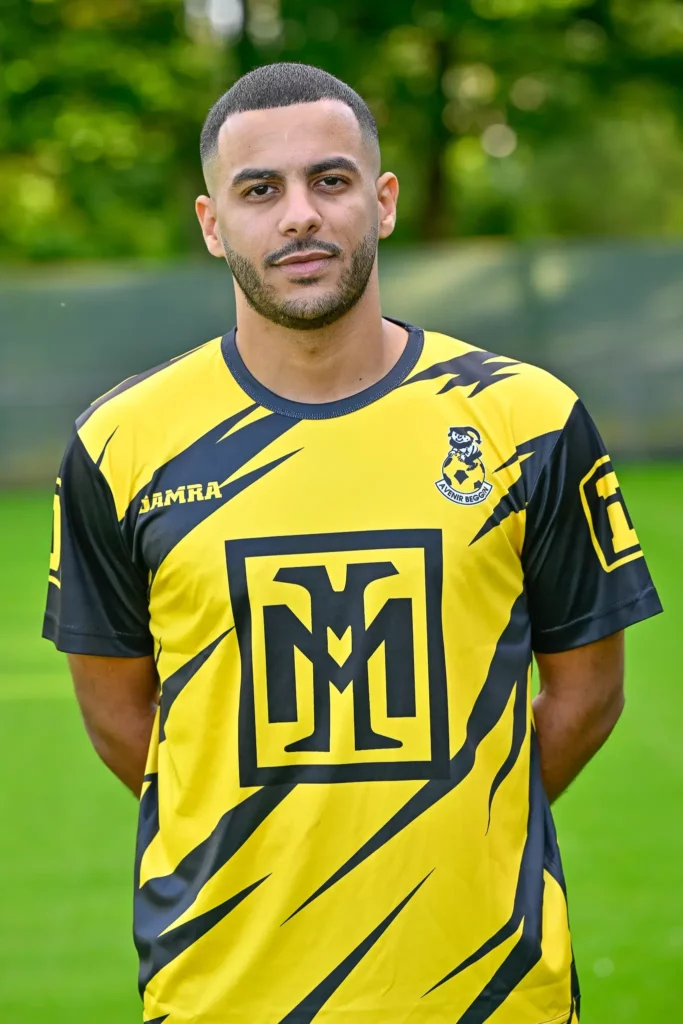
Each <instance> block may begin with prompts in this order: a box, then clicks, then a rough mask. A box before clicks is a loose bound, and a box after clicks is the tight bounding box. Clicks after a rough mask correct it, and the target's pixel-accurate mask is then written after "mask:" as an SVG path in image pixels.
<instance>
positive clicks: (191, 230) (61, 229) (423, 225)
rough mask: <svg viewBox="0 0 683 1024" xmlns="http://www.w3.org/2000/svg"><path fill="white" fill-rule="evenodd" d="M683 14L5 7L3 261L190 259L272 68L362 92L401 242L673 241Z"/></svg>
mask: <svg viewBox="0 0 683 1024" xmlns="http://www.w3.org/2000/svg"><path fill="white" fill-rule="evenodd" d="M682 55H683V3H682V2H680V0H657V2H651V3H643V0H442V2H438V0H392V3H391V4H384V3H377V4H374V5H371V4H368V3H367V0H344V3H339V2H337V0H245V2H244V4H243V2H242V0H185V2H184V3H183V0H145V2H144V3H141V2H140V0H0V147H1V148H2V151H3V152H4V155H3V156H1V157H0V256H2V257H5V258H10V257H11V258H28V259H34V260H35V259H59V258H73V257H122V256H146V257H166V256H173V255H177V254H182V253H186V252H188V251H193V250H198V249H199V248H200V239H199V235H198V232H197V230H196V228H195V226H194V220H193V214H192V198H193V195H194V193H195V192H196V191H197V189H198V188H199V187H200V184H201V176H200V171H199V165H198V159H197V138H198V133H199V129H200V126H201V122H202V120H203V117H204V114H205V112H206V110H207V108H208V106H209V105H210V103H211V102H212V100H213V99H214V98H215V97H216V96H217V95H218V94H219V93H220V92H221V91H222V90H223V89H224V88H227V87H228V86H229V85H230V83H231V82H232V81H234V79H235V78H236V77H237V76H238V75H239V74H242V73H243V72H245V71H247V70H249V69H250V68H252V67H254V66H256V65H258V64H262V63H267V62H269V61H273V60H300V61H304V62H308V63H312V64H317V65H319V66H321V67H324V68H326V69H327V70H329V71H331V72H332V73H333V74H336V75H339V77H341V78H343V79H344V80H346V81H348V82H349V83H350V84H351V85H353V86H354V87H355V88H357V89H358V90H359V91H360V92H361V93H362V95H364V96H365V97H366V98H367V100H368V102H369V103H370V105H371V107H372V109H373V111H374V113H375V116H376V117H377V121H378V123H379V126H380V132H381V136H382V149H383V159H384V165H385V167H391V168H392V169H394V170H396V171H397V173H398V174H399V177H400V180H401V200H400V219H399V227H398V230H397V232H396V235H395V238H396V239H397V240H399V241H401V240H404V241H414V240H423V239H439V238H450V237H454V236H463V235H473V234H486V235H511V236H516V237H521V238H524V237H532V236H538V235H546V236H548V235H550V236H560V235H562V236H564V235H577V234H578V235H587V234H599V235H604V234H609V235H634V234H650V235H652V234H654V235H662V236H674V235H680V233H681V231H683V197H682V196H681V193H680V189H679V184H678V183H679V181H680V178H681V174H682V172H683V138H682V135H681V122H682V119H683V100H682V99H681V96H682V95H683V94H682V92H681V85H683V64H682V63H681V56H682Z"/></svg>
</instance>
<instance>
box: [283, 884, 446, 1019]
mask: <svg viewBox="0 0 683 1024" xmlns="http://www.w3.org/2000/svg"><path fill="white" fill-rule="evenodd" d="M431 873H432V872H431V871H430V872H429V875H431ZM429 875H425V877H424V878H423V879H422V881H421V882H418V884H417V885H416V886H415V888H414V889H412V890H411V892H409V893H408V895H407V896H405V897H404V898H403V899H402V900H401V902H400V903H399V904H398V906H397V907H394V909H393V910H392V911H391V913H390V914H387V916H386V917H385V918H384V920H383V921H381V922H380V923H379V924H378V925H377V927H376V928H374V929H373V931H371V932H370V934H369V935H368V936H367V938H365V939H363V941H362V942H361V943H359V945H358V946H356V948H355V949H354V950H352V951H351V953H349V955H348V956H347V957H346V958H345V959H344V960H342V962H341V963H340V964H339V966H338V967H335V969H334V970H333V971H332V972H331V973H330V974H328V976H327V977H326V978H324V979H323V981H321V982H320V984H319V985H317V986H316V987H315V988H314V989H313V991H312V992H310V993H309V994H308V995H307V996H306V997H305V998H304V999H303V1000H302V1001H301V1002H300V1003H299V1005H298V1006H295V1007H294V1009H293V1010H292V1011H291V1012H290V1013H288V1014H287V1015H286V1016H285V1017H283V1018H282V1020H281V1021H280V1024H310V1021H312V1020H313V1019H314V1018H315V1017H316V1015H317V1014H318V1013H319V1012H320V1010H322V1008H323V1006H324V1005H325V1003H326V1002H327V1000H328V999H330V998H331V996H333V995H334V993H335V992H336V991H337V989H338V988H339V986H340V985H341V984H342V983H343V982H344V981H346V979H347V978H348V976H349V974H350V973H351V971H352V970H353V969H354V967H357V966H358V964H359V963H360V962H361V960H362V959H363V957H364V956H365V955H366V954H367V953H368V952H369V951H370V950H371V949H372V947H373V946H374V945H375V943H376V942H377V940H378V939H380V938H381V937H382V935H384V933H385V931H386V930H387V928H388V927H389V925H390V924H391V923H392V922H393V921H395V919H396V918H397V917H398V915H399V914H400V913H401V911H402V910H403V908H404V907H405V906H406V904H407V903H409V902H410V900H411V899H412V898H413V896H414V895H415V894H416V892H418V890H419V889H421V888H422V886H423V885H424V883H425V882H426V881H427V879H428V878H429Z"/></svg>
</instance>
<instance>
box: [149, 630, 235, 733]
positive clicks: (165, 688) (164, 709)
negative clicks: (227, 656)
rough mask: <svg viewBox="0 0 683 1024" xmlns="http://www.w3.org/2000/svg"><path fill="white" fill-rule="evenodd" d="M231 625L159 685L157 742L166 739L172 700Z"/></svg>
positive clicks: (210, 653)
mask: <svg viewBox="0 0 683 1024" xmlns="http://www.w3.org/2000/svg"><path fill="white" fill-rule="evenodd" d="M233 628H234V627H233V626H231V627H230V629H226V631H225V632H224V633H221V635H220V636H218V637H216V639H215V640H212V641H211V643H210V644H208V645H207V646H206V647H205V648H204V650H203V651H200V652H199V654H195V656H194V658H190V660H189V661H187V662H185V664H184V665H181V667H180V668H179V669H178V670H177V671H176V672H173V674H172V675H170V676H169V677H168V679H165V680H164V681H163V683H162V685H161V701H160V707H159V742H160V743H161V742H162V741H163V740H165V739H166V720H167V719H168V714H169V711H170V710H171V707H172V706H173V703H174V701H175V700H176V698H177V697H178V695H179V694H180V693H182V691H183V690H184V689H185V687H186V686H187V684H188V683H189V681H190V680H191V679H192V678H193V676H195V675H196V674H197V672H199V670H200V668H201V667H202V665H204V664H205V662H207V661H208V660H209V658H210V657H211V655H212V654H213V652H214V651H215V650H216V648H217V647H218V645H219V643H220V642H221V640H223V639H224V638H225V637H226V636H227V635H228V633H231V632H232V630H233Z"/></svg>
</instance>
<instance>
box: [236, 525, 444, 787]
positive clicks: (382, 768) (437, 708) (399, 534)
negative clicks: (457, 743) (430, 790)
mask: <svg viewBox="0 0 683 1024" xmlns="http://www.w3.org/2000/svg"><path fill="white" fill-rule="evenodd" d="M387 548H420V549H422V550H423V552H424V565H425V604H426V611H427V658H428V669H427V671H428V685H429V711H430V733H431V754H432V756H431V758H430V760H428V761H400V762H398V761H394V762H391V761H383V762H377V761H372V762H367V763H358V762H355V763H354V764H341V765H340V764H336V765H335V764H320V765H311V764H307V765H278V766H275V767H267V768H260V767H259V766H258V763H257V751H256V721H255V711H254V677H253V664H252V624H251V607H250V605H249V599H248V592H247V574H246V560H247V559H248V558H255V557H259V556H263V555H297V554H306V555H310V554H321V555H323V554H327V553H329V552H336V551H368V550H386V549H387ZM225 554H226V560H227V569H228V586H229V590H230V601H231V604H232V611H233V616H234V619H235V632H236V633H237V641H238V644H239V649H240V661H241V665H242V670H241V686H240V705H239V736H238V757H239V770H240V785H241V786H243V787H251V786H275V785H282V784H285V785H286V784H295V783H301V782H308V783H331V782H382V781H410V780H424V779H447V778H448V777H449V774H450V761H449V757H450V753H449V733H448V692H447V686H446V660H445V654H444V643H443V626H442V616H441V599H442V588H443V550H442V537H441V530H430V529H425V530H363V531H358V532H350V533H319V534H302V535H294V536H288V537H256V538H251V539H247V540H229V541H226V542H225Z"/></svg>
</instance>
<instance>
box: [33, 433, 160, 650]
mask: <svg viewBox="0 0 683 1024" xmlns="http://www.w3.org/2000/svg"><path fill="white" fill-rule="evenodd" d="M43 636H44V637H45V638H46V639H48V640H52V642H53V643H54V644H55V646H56V647H57V648H58V650H60V651H66V652H68V653H70V654H98V655H103V656H106V657H122V658H135V657H142V656H144V655H147V654H151V653H152V652H153V649H154V645H153V641H152V637H151V634H150V630H149V611H148V603H147V580H146V574H145V572H144V569H141V568H139V567H137V566H136V565H135V564H134V563H133V560H132V557H131V554H130V552H129V551H128V549H127V547H126V544H125V542H124V539H123V536H122V534H121V529H120V527H119V523H118V520H117V516H116V509H115V505H114V498H113V496H112V493H111V490H110V488H109V484H108V483H107V481H106V479H105V478H104V476H103V474H102V473H101V471H100V469H99V468H98V467H97V466H96V465H95V463H94V462H93V461H92V459H91V458H90V456H89V454H88V452H87V451H86V449H85V447H84V445H83V442H82V441H81V439H80V438H79V436H78V434H77V433H75V434H74V435H73V437H72V439H71V441H70V442H69V445H68V447H67V450H66V454H65V456H64V460H63V462H62V466H61V469H60V474H59V477H58V478H57V489H56V492H55V498H54V525H53V536H52V554H51V557H50V582H49V588H48V597H47V607H46V611H45V619H44V623H43Z"/></svg>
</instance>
